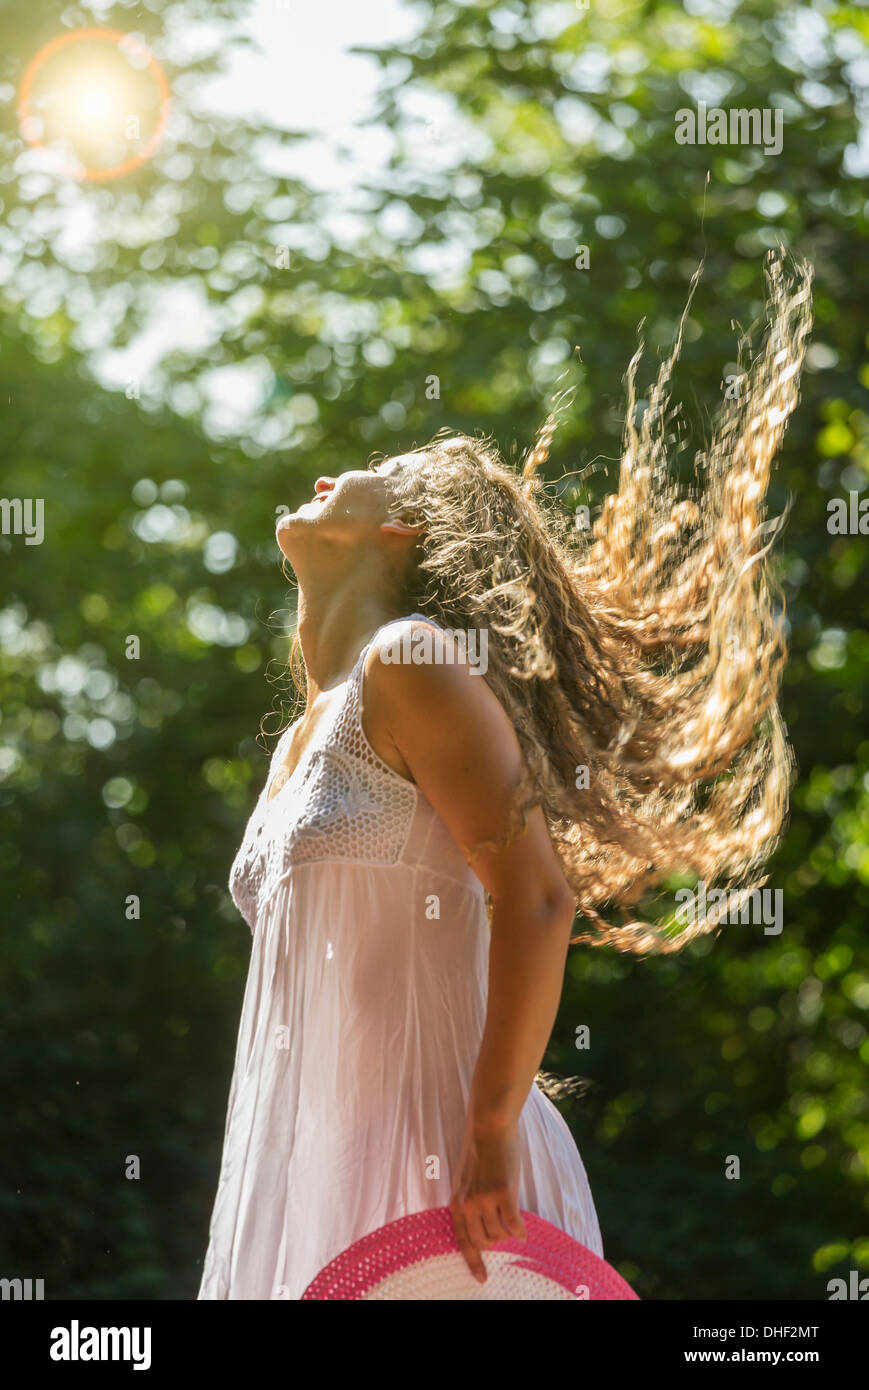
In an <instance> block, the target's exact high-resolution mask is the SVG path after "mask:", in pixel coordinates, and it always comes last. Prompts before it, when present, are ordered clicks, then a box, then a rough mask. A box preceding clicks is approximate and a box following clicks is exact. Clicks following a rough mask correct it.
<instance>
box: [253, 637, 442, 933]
mask: <svg viewBox="0 0 869 1390" xmlns="http://www.w3.org/2000/svg"><path fill="white" fill-rule="evenodd" d="M412 616H414V617H423V614H414V615H412ZM396 621H404V619H397V620H396ZM380 631H381V632H382V631H383V629H382V628H381V629H380ZM377 635H378V634H375V636H377ZM373 641H374V637H372V638H371V639H370V641H369V642H367V643H366V644H365V646H364V647H363V649H362V651H361V652H360V653H359V656H358V657H357V659H356V663H355V665H354V667H353V670H352V671H351V673H350V675H349V676H348V678H347V682H346V687H345V693H344V696H343V698H340V699H339V700H338V701H337V702H336V706H335V709H334V711H332V712H330V713H329V714H327V715H325V716H324V718H323V720H322V721H321V723H320V724H319V725H318V727H317V730H316V732H315V734H314V737H313V738H312V740H311V742H310V743H309V745H308V747H307V748H306V749H305V751H304V752H303V754H302V756H301V758H300V760H299V763H298V765H297V766H296V767H295V768H294V770H293V773H292V775H291V776H290V777H289V778H288V780H287V781H286V782H285V783H284V785H283V786H282V787H281V789H280V791H278V792H277V793H276V794H275V795H274V796H273V797H272V798H271V799H269V796H268V791H269V788H270V786H271V783H272V779H273V777H274V774H275V772H276V771H277V769H278V768H279V767H280V765H281V763H282V761H283V759H284V757H285V756H286V752H287V747H288V744H289V740H290V736H291V734H292V731H293V729H294V728H295V725H291V726H290V728H288V729H286V730H285V731H284V733H283V734H282V736H281V738H280V740H279V742H278V744H277V745H276V747H275V750H274V753H273V754H272V759H271V764H270V770H269V776H268V777H267V779H266V783H265V786H264V787H263V789H262V791H261V793H260V796H259V800H258V801H257V804H256V806H255V808H254V811H253V814H252V815H251V818H250V820H249V821H248V825H247V829H246V830H245V833H244V837H243V839H242V842H241V846H240V848H239V851H238V854H237V855H236V857H235V860H234V862H233V865H232V869H231V871H230V876H229V888H230V892H231V893H232V897H233V901H234V902H235V904H236V906H237V907H238V909H239V911H240V912H241V913H242V915H243V916H244V917H245V919H246V921H247V922H248V925H249V926H250V927H251V929H252V930H253V929H254V927H255V924H256V917H257V913H258V912H259V911H261V910H262V908H263V906H264V905H265V903H266V902H267V901H268V900H269V898H270V897H271V895H272V894H273V893H274V892H275V890H276V889H277V888H278V887H279V885H280V884H281V883H282V882H283V880H284V878H285V877H286V875H287V874H288V873H289V872H290V870H291V869H292V868H293V867H294V866H296V865H299V864H304V863H309V862H311V861H312V860H318V861H325V860H333V861H343V862H354V863H368V864H394V863H397V862H398V860H399V858H400V856H401V852H402V849H403V847H404V844H405V840H406V838H407V834H408V831H409V828H410V824H411V820H412V818H413V812H414V810H415V808H416V804H417V798H418V795H419V793H418V790H417V788H416V786H415V785H414V784H413V783H412V782H408V781H407V780H406V779H405V778H403V777H401V776H400V775H399V774H398V773H397V772H395V771H394V769H393V768H391V767H389V766H388V765H387V764H386V763H385V762H384V761H383V759H382V758H379V757H378V755H377V754H376V753H375V752H374V749H373V748H372V747H371V745H370V743H369V742H368V739H367V738H366V736H365V733H364V731H363V729H362V700H361V691H362V673H363V668H364V664H365V657H366V655H367V653H368V650H369V648H370V646H371V643H372V642H373Z"/></svg>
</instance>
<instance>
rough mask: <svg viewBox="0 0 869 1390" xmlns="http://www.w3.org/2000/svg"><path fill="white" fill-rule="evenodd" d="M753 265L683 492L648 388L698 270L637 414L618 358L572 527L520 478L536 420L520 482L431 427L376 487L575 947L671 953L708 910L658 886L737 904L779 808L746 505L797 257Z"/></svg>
mask: <svg viewBox="0 0 869 1390" xmlns="http://www.w3.org/2000/svg"><path fill="white" fill-rule="evenodd" d="M766 276H767V284H768V297H767V319H768V323H767V331H766V337H765V341H764V343H763V347H762V349H761V350H760V352H759V353H758V355H757V357H756V358H755V359H754V361H753V362H752V363H751V365H750V367H749V368H748V369H747V371H746V373H745V375H744V376H743V378H742V379H741V381H740V385H739V391H738V394H736V393H732V394H733V399H730V398H727V399H725V400H724V401H723V404H722V406H721V409H720V411H719V413H718V415H717V417H716V419H715V421H714V422H713V427H712V434H711V441H710V443H709V445H708V447H707V449H706V451H705V452H704V453H703V454H700V455H698V457H697V459H696V460H695V462H696V472H697V475H698V481H697V483H696V484H695V485H692V486H691V487H690V488H680V487H679V486H678V485H677V483H676V481H675V480H674V478H673V470H672V467H671V463H670V460H669V459H668V426H669V425H670V423H671V420H672V411H671V409H670V405H669V386H670V381H671V377H672V373H673V369H674V366H675V364H676V362H677V360H678V356H679V352H680V349H681V342H682V331H683V328H684V323H685V317H686V315H687V313H688V308H689V307H690V304H691V298H692V297H693V294H694V291H695V288H696V285H697V280H698V277H699V271H698V274H697V275H695V277H694V280H693V282H692V285H691V291H690V295H689V299H688V304H687V305H686V308H685V312H684V314H683V316H682V321H681V323H680V325H679V330H678V333H677V336H676V341H675V344H674V346H673V349H672V352H671V353H670V355H669V357H668V358H667V359H666V360H665V361H664V362H663V363H662V365H661V366H660V369H659V371H658V374H657V379H656V381H655V384H654V386H653V387H652V389H651V390H650V391H649V393H648V406H647V408H646V409H645V412H644V413H643V414H642V418H641V420H639V421H638V419H637V414H638V411H637V399H636V385H635V383H636V373H637V367H638V365H639V362H640V358H641V354H642V351H643V346H642V342H641V343H640V346H639V348H638V351H637V353H636V355H635V356H634V358H633V360H632V361H631V363H630V366H629V368H628V372H627V376H626V386H627V411H626V425H625V432H624V448H623V456H622V459H621V466H620V474H619V485H618V490H617V491H616V492H614V493H613V494H612V495H610V496H608V497H607V498H606V500H605V502H604V504H603V507H602V510H601V512H600V515H599V517H598V518H597V519H596V520H595V522H594V524H593V525H592V526H591V527H590V528H589V529H588V530H582V529H578V528H577V527H576V526H575V525H573V524H572V518H570V517H568V516H567V514H566V513H565V510H564V508H563V506H561V505H559V504H558V503H557V502H556V501H555V500H554V499H550V498H548V497H547V495H546V492H545V490H544V487H543V485H542V482H541V480H540V478H539V476H538V474H539V470H540V469H541V468H542V466H543V464H544V463H545V462H546V459H547V457H548V453H549V447H550V444H551V442H552V438H553V434H554V431H555V429H556V426H557V420H558V412H557V411H556V412H554V413H553V414H552V415H551V416H550V417H549V418H548V419H547V421H546V422H545V424H544V426H543V428H542V430H541V432H540V434H539V436H538V439H537V441H536V443H535V445H534V447H533V448H532V449H531V451H530V452H529V454H528V456H527V458H526V460H525V462H524V466H523V467H522V469H521V473H520V472H518V471H517V470H515V469H513V468H510V467H508V466H507V465H506V464H505V463H504V462H503V460H502V459H501V457H500V456H499V453H498V450H497V448H496V447H495V446H494V445H493V444H492V443H491V442H490V441H487V440H477V439H472V438H470V437H468V436H450V437H443V436H438V437H436V438H435V439H434V440H433V441H432V442H431V443H430V444H428V445H427V446H425V447H424V448H422V449H419V450H416V451H414V452H415V453H417V454H418V455H419V464H418V466H417V467H415V468H413V469H406V470H403V471H402V472H401V473H399V474H398V475H396V476H395V478H394V484H395V494H394V510H395V514H396V515H399V516H402V517H403V518H404V519H406V520H413V521H421V520H424V521H425V522H426V523H427V525H426V530H425V532H424V533H423V535H422V537H421V539H420V540H419V542H418V547H417V556H416V562H415V565H414V568H413V572H412V582H411V587H410V592H409V593H408V598H409V599H410V600H411V601H412V603H413V608H414V609H415V610H416V611H419V612H422V613H425V614H427V615H428V616H430V617H431V618H433V619H434V620H435V621H436V622H438V623H440V624H441V625H442V626H443V627H445V628H448V629H452V630H469V629H475V628H476V629H485V630H486V632H487V634H488V653H487V659H488V671H487V673H486V679H487V680H488V682H489V685H490V686H491V688H492V689H493V690H494V692H495V694H496V695H497V696H498V698H499V699H500V701H501V703H502V704H503V705H504V707H505V708H506V710H507V711H508V713H509V715H510V716H511V718H512V721H513V724H514V727H515V729H516V733H517V736H518V738H519V741H520V744H521V747H522V750H523V753H524V756H525V760H526V763H527V767H528V776H527V778H526V782H525V784H523V786H522V787H521V788H520V789H519V792H518V793H517V805H516V808H515V811H516V813H517V815H518V816H521V823H522V824H523V825H524V816H525V812H526V811H527V809H528V808H529V806H531V805H533V804H538V803H539V804H541V805H542V807H543V810H544V813H545V816H546V821H547V825H548V827H549V831H550V834H551V836H552V841H553V844H554V846H555V849H556V851H557V853H558V856H559V859H560V861H561V865H562V868H563V871H564V875H565V877H566V879H567V882H568V883H569V885H570V887H571V889H572V891H573V894H574V897H575V900H576V904H577V908H578V911H579V913H580V914H581V916H582V917H584V918H585V919H586V922H587V923H588V925H589V927H590V930H588V931H585V932H583V933H582V934H580V935H578V936H575V937H574V938H573V941H575V942H580V941H581V942H589V943H592V944H602V943H605V942H606V943H610V944H612V945H613V946H615V947H616V948H617V949H619V950H621V951H626V952H633V953H636V954H645V953H648V952H673V951H677V950H680V949H681V948H682V947H683V946H685V944H686V943H687V942H688V941H690V940H692V939H693V938H695V937H697V936H699V935H701V934H703V933H706V932H709V931H711V930H714V929H716V928H717V927H718V926H719V924H720V921H721V917H722V910H721V909H719V910H718V911H717V912H716V911H710V913H709V914H708V915H707V916H706V917H705V918H703V920H699V921H694V922H691V923H688V924H681V923H678V922H677V921H676V920H675V917H674V912H673V909H672V908H670V909H669V910H667V909H665V908H664V907H662V906H661V898H660V894H661V891H662V889H663V888H665V887H666V886H667V885H668V883H669V884H670V886H671V887H672V880H673V879H674V877H675V876H682V877H683V879H685V881H688V882H691V881H693V879H694V878H695V877H696V878H697V879H702V880H703V881H704V882H705V883H706V885H707V887H708V888H712V887H719V888H724V889H725V890H726V894H727V895H728V896H726V897H725V898H724V900H723V901H724V902H725V903H729V904H730V905H731V908H732V904H733V902H734V898H733V897H732V896H729V895H731V894H732V893H733V892H734V891H735V892H736V894H737V897H736V899H735V901H736V902H741V901H743V896H742V895H743V894H744V895H747V894H748V893H749V892H750V891H752V890H753V889H754V888H757V887H758V886H760V885H761V884H762V883H764V882H765V881H766V878H765V876H763V866H764V863H765V862H766V860H767V858H768V857H769V855H770V853H771V852H772V850H773V849H774V847H775V845H776V843H777V841H778V839H779V836H780V834H781V830H782V827H783V824H784V822H785V818H786V815H787V803H788V793H789V789H790V785H791V782H792V777H793V757H792V753H791V750H790V747H789V744H788V741H787V736H786V730H785V727H784V724H783V722H782V718H781V714H780V712H779V708H778V703H777V700H778V693H779V687H780V683H781V676H782V669H783V665H784V661H785V655H786V652H785V641H784V633H783V621H784V618H783V608H782V606H781V605H780V603H778V601H777V599H776V596H775V595H774V594H772V592H771V586H770V581H769V576H768V567H767V557H768V552H769V549H770V546H771V544H772V541H773V539H774V537H775V534H776V532H777V530H778V529H779V528H780V524H781V520H780V519H778V520H772V521H769V520H767V519H766V516H765V499H766V492H767V486H768V483H769V476H770V468H771V465H772V462H773V459H774V457H775V454H776V450H777V449H778V446H779V444H780V441H781V438H782V435H783V433H784V429H785V425H786V422H787V419H788V417H789V416H790V414H791V412H792V411H793V410H794V408H795V406H796V404H797V400H798V387H799V374H800V367H801V364H802V360H803V356H804V352H805V340H806V336H807V334H808V332H809V329H810V327H811V296H810V288H811V269H810V267H809V266H808V265H807V264H806V263H804V262H799V261H792V260H791V259H790V258H787V257H786V256H785V255H784V254H783V253H776V254H773V255H771V256H770V260H769V264H768V268H767V271H766ZM730 394H731V393H728V396H729V395H730ZM583 769H586V770H587V775H586V773H585V772H583ZM586 782H587V785H586ZM508 838H509V837H508ZM497 843H502V842H497ZM480 848H481V847H480V846H478V847H477V848H476V851H475V852H479V849H480ZM714 901H718V902H721V901H722V900H721V899H720V898H719V899H715V900H714ZM649 903H652V907H649V906H648V904H649ZM656 903H657V905H658V906H657V909H656V907H655V904H656ZM726 910H727V909H726V908H725V909H724V911H726ZM643 918H646V919H648V920H643Z"/></svg>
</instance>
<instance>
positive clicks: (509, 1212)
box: [498, 1197, 528, 1240]
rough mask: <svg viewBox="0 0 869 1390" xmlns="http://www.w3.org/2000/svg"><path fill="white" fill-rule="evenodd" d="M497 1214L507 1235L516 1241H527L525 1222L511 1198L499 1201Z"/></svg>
mask: <svg viewBox="0 0 869 1390" xmlns="http://www.w3.org/2000/svg"><path fill="white" fill-rule="evenodd" d="M498 1213H499V1216H500V1219H501V1225H502V1226H503V1227H504V1230H505V1231H506V1232H507V1234H508V1235H511V1236H513V1237H514V1238H515V1239H516V1240H527V1239H528V1232H527V1230H526V1228H525V1222H524V1221H523V1219H522V1213H521V1212H520V1210H519V1208H518V1207H517V1205H516V1203H515V1202H514V1201H513V1198H512V1197H505V1198H503V1199H502V1200H501V1202H500V1203H499V1204H498Z"/></svg>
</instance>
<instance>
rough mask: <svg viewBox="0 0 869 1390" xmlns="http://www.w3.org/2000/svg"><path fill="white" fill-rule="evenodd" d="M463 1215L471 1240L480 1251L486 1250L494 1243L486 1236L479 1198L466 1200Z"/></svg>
mask: <svg viewBox="0 0 869 1390" xmlns="http://www.w3.org/2000/svg"><path fill="white" fill-rule="evenodd" d="M462 1215H463V1216H464V1218H465V1227H466V1229H467V1232H468V1235H469V1237H470V1239H471V1240H472V1242H473V1243H474V1245H476V1247H477V1249H478V1250H485V1249H486V1248H487V1247H488V1246H489V1245H491V1244H492V1242H491V1240H490V1239H489V1237H488V1235H487V1234H486V1227H485V1225H484V1223H483V1212H482V1208H481V1207H480V1202H479V1198H477V1199H474V1198H470V1197H469V1198H466V1199H465V1201H464V1202H463V1203H462Z"/></svg>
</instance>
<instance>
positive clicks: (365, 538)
mask: <svg viewBox="0 0 869 1390" xmlns="http://www.w3.org/2000/svg"><path fill="white" fill-rule="evenodd" d="M420 459H421V456H420V455H418V454H399V455H397V456H396V457H394V458H389V459H384V460H383V461H382V462H381V463H373V464H371V465H370V466H369V467H368V468H367V469H366V468H351V469H349V470H348V472H346V473H340V474H339V475H338V476H337V477H336V478H330V477H322V478H318V479H317V481H316V483H315V485H314V494H315V495H314V497H313V498H312V499H311V501H310V502H303V503H302V505H301V507H299V509H298V511H295V512H290V513H288V514H287V515H286V516H282V517H281V518H280V519H279V521H278V524H277V529H276V533H275V534H276V539H277V542H278V545H279V546H280V548H281V550H282V551H283V553H284V554H285V555H286V556H287V558H288V559H292V552H293V551H294V549H295V547H296V546H297V544H299V543H302V544H308V543H310V542H313V541H315V540H332V541H342V540H343V541H349V542H352V543H355V544H363V545H364V544H366V543H368V544H375V545H376V544H378V543H382V542H383V541H384V539H385V537H386V536H388V535H389V534H395V533H397V534H403V533H406V532H407V530H408V528H407V527H404V526H403V525H402V523H401V522H396V521H395V520H394V519H393V518H392V517H391V516H390V501H391V497H392V488H391V483H390V479H392V478H394V477H395V475H396V474H397V472H398V470H399V469H405V468H413V467H418V466H419V463H420Z"/></svg>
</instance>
